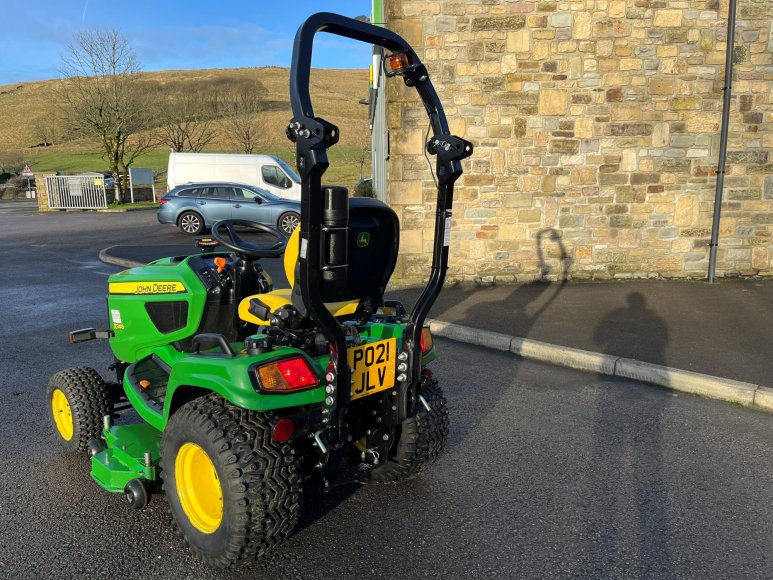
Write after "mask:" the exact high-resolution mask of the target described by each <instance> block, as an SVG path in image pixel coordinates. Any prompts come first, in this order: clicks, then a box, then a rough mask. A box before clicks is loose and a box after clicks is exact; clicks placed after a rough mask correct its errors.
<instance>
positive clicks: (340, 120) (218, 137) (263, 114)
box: [0, 67, 371, 191]
mask: <svg viewBox="0 0 773 580" xmlns="http://www.w3.org/2000/svg"><path fill="white" fill-rule="evenodd" d="M289 73H290V71H289V70H288V69H286V68H278V67H264V68H244V69H209V70H192V71H161V72H153V73H142V74H140V75H139V77H138V78H137V80H136V83H137V84H138V86H140V87H142V88H143V90H146V91H148V93H149V94H151V93H152V94H157V95H159V98H160V99H161V100H164V99H166V100H167V101H169V102H175V101H174V99H175V98H177V97H178V96H179V93H180V92H181V91H182V92H187V91H190V92H192V93H195V94H199V93H201V94H205V93H207V92H208V91H212V90H216V89H221V88H223V87H226V86H229V84H233V83H237V85H239V86H243V85H244V84H245V83H247V84H248V85H249V84H250V83H254V86H255V87H256V89H258V88H259V89H260V90H261V91H263V92H262V95H263V96H262V99H263V103H264V107H263V109H262V110H261V111H260V112H259V113H256V120H257V122H258V124H259V126H260V128H261V130H262V134H261V136H260V144H259V145H258V148H257V150H256V152H258V153H268V154H272V155H277V156H278V157H281V158H282V159H284V160H285V161H287V162H288V163H289V164H290V166H292V167H295V159H294V156H295V152H294V146H293V144H292V143H290V141H288V140H287V138H286V137H285V127H286V126H287V122H288V121H289V120H290V118H291V117H292V111H291V109H290V104H289ZM239 83H241V84H239ZM60 84H61V81H58V80H49V81H40V82H34V83H22V84H19V83H15V84H13V85H7V86H2V87H0V128H2V130H0V159H14V160H17V161H20V162H27V163H29V166H30V169H32V171H33V172H35V173H41V172H47V171H53V172H59V173H62V174H74V173H79V172H84V171H106V170H107V169H108V164H107V162H106V161H105V160H104V159H103V158H102V155H101V152H100V149H99V145H98V143H97V142H96V141H95V140H94V139H93V137H87V136H85V135H75V134H70V133H68V132H67V131H64V128H63V127H62V126H61V123H62V122H61V120H58V119H59V116H58V113H57V107H56V102H55V95H56V91H55V90H54V89H55V88H56V87H58V86H59V85H60ZM368 90H369V85H368V71H367V70H348V69H345V70H336V69H324V70H323V69H313V70H312V75H311V87H310V92H311V96H312V99H313V102H314V112H315V115H318V116H320V117H323V118H325V119H326V120H328V121H329V122H331V123H333V124H335V125H337V126H338V127H339V128H340V138H341V141H340V143H339V144H338V145H336V146H335V147H333V148H332V149H330V151H329V157H330V161H331V167H330V169H329V170H328V173H327V174H326V178H325V179H324V181H325V183H329V184H339V185H345V186H348V187H350V188H351V187H352V186H353V185H354V184H355V183H356V182H357V180H358V179H360V177H367V176H369V175H370V172H371V171H370V154H369V153H366V155H367V160H366V162H365V164H364V167H363V169H362V170H361V169H360V159H361V158H362V155H363V153H362V152H363V148H365V147H368V146H369V144H370V131H369V129H368V108H367V107H365V106H363V105H361V104H360V102H359V100H360V98H363V97H367V95H368ZM227 121H228V119H227V118H226V117H224V116H221V117H216V118H214V119H213V127H214V129H215V138H214V140H213V141H212V142H211V143H209V144H208V145H207V146H206V147H205V149H204V152H212V153H216V152H217V153H240V152H241V151H240V150H239V144H238V143H236V142H234V139H233V135H232V133H231V129H230V128H229V125H228V122H227ZM156 131H157V127H155V126H154V127H151V128H150V129H148V130H147V132H146V134H145V137H154V136H155V135H156ZM42 141H49V142H52V143H53V146H50V147H38V146H37V145H38V144H39V143H41V142H42ZM168 159H169V148H168V146H162V145H159V146H158V148H156V149H154V150H151V151H148V152H147V153H146V154H145V155H143V156H142V157H140V158H139V159H138V160H136V161H135V162H134V164H133V167H142V168H150V169H152V170H153V171H154V172H155V174H156V183H157V184H158V185H159V186H161V191H165V190H166V169H167V164H168ZM19 169H20V167H19ZM361 172H362V175H360V173H361ZM157 190H158V189H157Z"/></svg>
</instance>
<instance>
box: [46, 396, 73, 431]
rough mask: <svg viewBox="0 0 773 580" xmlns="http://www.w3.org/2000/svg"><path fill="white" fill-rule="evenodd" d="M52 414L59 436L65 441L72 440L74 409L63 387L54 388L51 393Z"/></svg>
mask: <svg viewBox="0 0 773 580" xmlns="http://www.w3.org/2000/svg"><path fill="white" fill-rule="evenodd" d="M51 414H52V415H53V417H54V427H56V430H57V432H58V433H59V436H60V437H61V438H62V439H64V440H65V441H70V440H71V439H72V434H73V431H74V430H75V428H74V426H73V424H72V409H71V408H70V403H69V401H68V400H67V395H65V394H64V393H63V392H62V390H61V389H54V391H53V392H52V393H51Z"/></svg>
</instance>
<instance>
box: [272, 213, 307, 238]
mask: <svg viewBox="0 0 773 580" xmlns="http://www.w3.org/2000/svg"><path fill="white" fill-rule="evenodd" d="M300 223H301V216H299V215H298V214H297V213H295V212H292V211H288V212H287V213H283V214H282V215H281V216H279V221H278V222H277V226H278V227H279V229H280V230H282V233H283V234H285V235H286V236H288V237H289V236H290V235H292V233H293V232H294V231H295V228H297V227H298V226H299V225H300Z"/></svg>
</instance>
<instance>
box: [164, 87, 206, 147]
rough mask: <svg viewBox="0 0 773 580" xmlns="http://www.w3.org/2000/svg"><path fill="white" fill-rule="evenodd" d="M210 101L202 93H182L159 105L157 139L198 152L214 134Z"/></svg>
mask: <svg viewBox="0 0 773 580" xmlns="http://www.w3.org/2000/svg"><path fill="white" fill-rule="evenodd" d="M211 108H212V103H211V102H210V100H209V99H206V98H205V97H203V96H202V95H190V94H188V95H182V96H181V97H180V98H178V99H174V100H171V101H168V102H166V103H164V104H163V105H161V106H160V113H159V128H158V135H159V141H160V142H161V143H163V144H164V145H168V146H169V147H171V148H172V150H173V151H192V152H194V153H198V152H199V151H201V150H202V149H204V147H206V146H207V145H209V143H211V142H212V140H213V139H214V138H215V136H216V135H217V131H216V129H215V124H214V116H213V115H212V113H211V110H210V109H211Z"/></svg>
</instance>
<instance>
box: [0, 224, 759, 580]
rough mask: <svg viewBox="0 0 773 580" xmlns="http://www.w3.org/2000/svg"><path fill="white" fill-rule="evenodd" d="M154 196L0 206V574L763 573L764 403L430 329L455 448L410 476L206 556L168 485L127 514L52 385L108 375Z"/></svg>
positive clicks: (320, 499) (334, 498)
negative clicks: (92, 331)
mask: <svg viewBox="0 0 773 580" xmlns="http://www.w3.org/2000/svg"><path fill="white" fill-rule="evenodd" d="M179 236H180V235H179V234H177V233H176V231H175V230H174V229H172V228H166V227H162V226H159V225H158V224H156V223H155V216H154V215H153V214H152V212H136V213H129V214H93V213H66V214H62V213H60V214H55V215H40V216H37V215H34V216H18V215H14V216H3V215H0V247H2V248H3V253H2V256H3V283H2V285H0V371H1V372H0V452H1V453H2V458H3V461H2V467H0V471H1V477H0V578H41V577H44V578H82V577H84V578H85V577H90V578H101V577H122V578H152V577H158V578H288V577H292V578H296V577H298V578H301V577H302V578H333V577H335V578H367V577H406V578H419V577H453V578H471V577H483V576H485V577H540V578H541V577H559V578H591V577H593V578H597V577H632V578H635V577H646V578H664V577H669V578H670V577H691V578H717V577H732V578H770V571H771V570H773V421H771V418H770V416H769V415H767V414H764V413H761V412H756V411H753V410H749V409H745V408H740V407H736V406H732V405H728V404H725V403H718V402H713V401H710V400H706V399H700V398H696V397H691V396H684V395H679V394H676V393H672V392H669V391H666V390H659V389H654V388H652V387H650V386H643V385H640V384H638V383H636V382H632V381H612V380H609V379H608V378H605V377H596V376H594V375H590V374H584V373H579V372H574V371H568V370H564V369H557V368H553V367H549V366H544V365H541V364H535V363H529V362H525V361H522V360H519V359H517V358H515V357H512V356H510V355H507V354H500V353H496V352H491V351H487V350H483V349H479V348H474V347H465V346H463V345H460V344H458V343H453V342H450V341H445V340H442V339H438V340H437V347H438V351H439V358H438V360H437V361H436V363H435V364H434V365H433V370H434V371H435V374H436V376H437V377H438V378H439V380H440V382H441V384H442V385H443V386H444V388H445V390H446V394H447V397H448V400H449V405H450V409H451V417H452V431H451V436H450V440H449V444H448V449H447V452H446V453H445V454H444V455H443V456H442V458H441V460H440V461H439V462H438V463H437V464H436V465H435V466H434V467H433V468H432V469H431V470H430V471H429V472H428V473H427V474H426V475H425V476H423V477H421V478H419V479H416V480H414V481H411V482H408V483H405V484H402V485H389V486H385V485H375V484H373V485H368V486H364V487H345V488H336V489H335V490H334V491H333V492H331V493H329V494H325V495H321V494H312V495H311V496H310V497H308V498H307V501H306V504H305V511H304V516H303V521H302V524H301V526H300V529H299V530H298V532H297V533H296V534H295V535H294V536H293V537H292V538H291V539H290V540H289V541H288V542H287V544H285V545H284V546H283V547H282V548H280V549H278V550H276V551H275V552H273V553H272V554H271V555H269V556H268V557H267V558H266V559H264V560H263V561H262V562H260V563H258V564H256V565H255V566H254V567H253V568H251V569H248V570H247V571H243V572H240V573H217V572H215V573H213V572H212V571H211V570H209V569H207V568H206V567H204V566H203V565H201V564H199V563H198V562H197V561H196V560H195V559H194V558H193V557H192V556H191V555H190V553H189V552H188V551H187V549H186V548H185V546H184V544H183V542H182V540H181V539H180V538H179V537H178V536H177V535H176V533H175V531H174V527H173V524H172V522H171V519H170V516H169V514H168V511H167V509H166V504H165V501H164V499H163V498H162V497H154V498H153V501H152V502H151V504H150V506H148V508H147V509H145V510H144V511H142V512H130V511H129V510H128V509H127V508H126V507H125V505H124V500H123V498H122V497H120V496H118V495H109V494H107V493H105V492H103V491H102V490H101V488H99V487H98V486H97V485H96V484H95V483H93V482H92V481H91V480H90V478H89V476H88V461H87V459H86V458H85V456H83V457H81V456H70V455H65V454H63V453H61V452H60V451H59V449H58V448H57V446H56V445H55V439H54V436H53V433H52V431H51V427H50V426H49V417H48V408H47V401H46V397H45V385H46V383H47V381H48V378H49V377H50V376H51V375H52V374H53V373H54V372H56V371H57V370H59V369H61V368H64V367H68V366H75V365H87V366H93V367H94V368H97V369H98V370H99V371H100V372H102V373H103V374H104V375H105V376H107V374H106V373H107V371H106V367H107V365H108V364H109V362H110V355H109V350H108V348H107V345H106V344H105V343H103V342H98V341H94V342H91V343H85V344H82V345H78V346H70V345H68V344H67V342H66V332H67V331H68V330H72V329H74V328H80V327H84V326H96V327H104V326H105V325H106V315H105V312H104V297H105V293H106V282H107V275H108V274H109V273H111V272H115V271H118V268H114V267H111V266H107V265H105V264H102V263H101V262H99V261H98V260H97V257H96V256H97V252H98V251H99V249H101V248H104V247H106V246H109V245H111V244H121V243H135V242H136V240H137V239H142V240H143V241H145V242H148V243H170V244H172V243H179V241H180V239H183V240H184V239H185V238H180V237H179Z"/></svg>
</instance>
